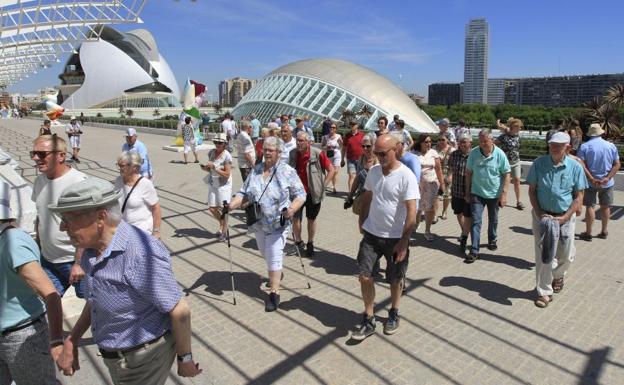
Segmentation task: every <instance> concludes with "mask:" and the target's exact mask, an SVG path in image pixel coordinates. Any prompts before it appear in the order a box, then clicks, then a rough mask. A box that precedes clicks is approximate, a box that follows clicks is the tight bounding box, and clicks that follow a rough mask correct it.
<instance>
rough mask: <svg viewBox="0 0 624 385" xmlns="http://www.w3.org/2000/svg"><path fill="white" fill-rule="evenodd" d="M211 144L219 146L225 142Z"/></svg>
mask: <svg viewBox="0 0 624 385" xmlns="http://www.w3.org/2000/svg"><path fill="white" fill-rule="evenodd" d="M212 143H214V145H215V146H218V145H220V144H225V142H212Z"/></svg>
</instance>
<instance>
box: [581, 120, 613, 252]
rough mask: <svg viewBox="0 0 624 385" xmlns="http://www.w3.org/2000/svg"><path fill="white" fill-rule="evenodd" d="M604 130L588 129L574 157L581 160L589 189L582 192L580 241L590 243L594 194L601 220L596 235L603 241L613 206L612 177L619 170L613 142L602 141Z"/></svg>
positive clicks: (594, 126)
mask: <svg viewBox="0 0 624 385" xmlns="http://www.w3.org/2000/svg"><path fill="white" fill-rule="evenodd" d="M604 132H605V131H604V130H603V129H602V126H601V125H600V124H599V123H594V124H592V125H591V126H589V130H588V132H587V136H589V140H588V141H587V142H585V143H583V144H581V147H580V149H579V151H578V154H577V155H578V157H579V158H581V159H582V160H583V162H584V163H585V164H584V167H585V175H586V176H587V180H588V181H589V188H588V189H587V190H586V191H585V196H584V197H583V206H585V207H586V210H585V226H586V227H585V232H583V233H581V235H580V238H581V239H583V240H585V241H591V240H592V227H593V225H594V219H596V212H595V210H594V205H595V204H596V195H598V203H599V204H600V218H601V220H602V230H601V231H600V233H599V234H598V236H597V237H598V238H601V239H607V236H608V235H609V231H608V230H607V225H608V224H609V217H611V205H612V204H613V185H614V184H615V183H614V181H613V177H614V176H615V174H616V173H617V172H618V170H619V169H620V156H619V154H618V151H617V148H616V147H615V145H614V144H613V143H609V142H607V141H606V140H604V139H602V137H601V136H602V134H604Z"/></svg>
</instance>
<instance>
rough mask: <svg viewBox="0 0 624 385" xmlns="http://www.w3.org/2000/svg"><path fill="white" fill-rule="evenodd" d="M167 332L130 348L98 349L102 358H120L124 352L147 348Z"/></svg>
mask: <svg viewBox="0 0 624 385" xmlns="http://www.w3.org/2000/svg"><path fill="white" fill-rule="evenodd" d="M168 334H171V331H170V330H167V331H166V332H165V333H164V334H163V335H161V336H160V337H156V338H154V339H153V340H150V341H147V342H144V343H142V344H140V345H137V346H133V347H131V348H127V349H123V350H105V349H99V350H100V354H101V355H102V357H104V358H113V359H114V358H121V357H123V356H124V355H126V354H129V353H132V352H136V351H137V350H139V349H143V348H147V347H149V346H150V345H153V344H155V343H156V342H158V341H160V339H161V338H164V337H165V336H167V335H168Z"/></svg>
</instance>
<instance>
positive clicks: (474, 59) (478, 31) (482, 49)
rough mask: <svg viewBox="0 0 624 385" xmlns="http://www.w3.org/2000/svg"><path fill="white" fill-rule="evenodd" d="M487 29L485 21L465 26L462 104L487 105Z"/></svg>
mask: <svg viewBox="0 0 624 385" xmlns="http://www.w3.org/2000/svg"><path fill="white" fill-rule="evenodd" d="M488 50H489V27H488V23H487V21H485V19H483V18H482V19H472V20H470V22H468V24H466V44H465V51H464V101H463V102H464V103H466V104H470V103H487V100H488V96H487V92H488V88H487V87H488V82H487V78H488V77H487V75H488Z"/></svg>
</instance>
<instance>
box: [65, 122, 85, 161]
mask: <svg viewBox="0 0 624 385" xmlns="http://www.w3.org/2000/svg"><path fill="white" fill-rule="evenodd" d="M65 133H66V134H67V136H68V137H69V145H70V146H71V148H72V159H73V160H74V162H76V163H80V159H78V153H79V152H80V137H81V135H82V128H81V127H80V124H78V122H77V121H76V117H75V116H72V117H70V118H69V123H68V124H67V126H65Z"/></svg>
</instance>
